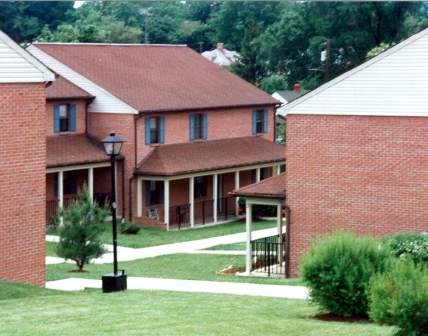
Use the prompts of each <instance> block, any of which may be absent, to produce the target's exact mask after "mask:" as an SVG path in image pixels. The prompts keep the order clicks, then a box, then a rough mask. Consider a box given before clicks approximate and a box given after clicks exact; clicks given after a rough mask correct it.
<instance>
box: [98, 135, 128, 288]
mask: <svg viewBox="0 0 428 336" xmlns="http://www.w3.org/2000/svg"><path fill="white" fill-rule="evenodd" d="M123 142H124V141H123V139H122V138H121V137H120V136H118V135H116V134H115V133H110V135H109V136H107V137H105V138H104V139H103V140H102V143H103V144H104V150H105V152H106V154H107V155H108V156H110V164H111V169H110V170H111V191H112V193H111V217H112V224H113V273H109V274H105V275H103V277H102V283H103V292H104V293H109V292H117V291H123V290H126V288H127V277H126V274H125V270H121V272H120V273H118V270H117V219H116V208H117V205H116V165H115V162H116V157H117V156H118V155H119V154H120V150H121V149H122V144H123Z"/></svg>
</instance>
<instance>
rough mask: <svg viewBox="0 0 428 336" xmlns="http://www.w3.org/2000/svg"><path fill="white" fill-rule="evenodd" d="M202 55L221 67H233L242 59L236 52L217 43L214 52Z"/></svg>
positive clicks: (205, 52)
mask: <svg viewBox="0 0 428 336" xmlns="http://www.w3.org/2000/svg"><path fill="white" fill-rule="evenodd" d="M201 55H202V56H204V57H205V58H206V59H208V60H210V61H211V62H213V63H215V64H218V65H221V66H231V65H232V64H233V63H235V62H237V61H238V59H239V57H240V55H239V54H238V53H237V52H236V51H232V50H227V49H226V48H224V45H223V43H217V47H216V48H215V49H214V50H209V51H204V52H203V53H202V54H201Z"/></svg>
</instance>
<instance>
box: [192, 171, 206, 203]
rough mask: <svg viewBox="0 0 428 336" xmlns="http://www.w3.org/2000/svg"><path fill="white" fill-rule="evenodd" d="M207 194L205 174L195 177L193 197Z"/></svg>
mask: <svg viewBox="0 0 428 336" xmlns="http://www.w3.org/2000/svg"><path fill="white" fill-rule="evenodd" d="M206 196H207V183H206V178H205V176H196V177H195V198H200V197H206Z"/></svg>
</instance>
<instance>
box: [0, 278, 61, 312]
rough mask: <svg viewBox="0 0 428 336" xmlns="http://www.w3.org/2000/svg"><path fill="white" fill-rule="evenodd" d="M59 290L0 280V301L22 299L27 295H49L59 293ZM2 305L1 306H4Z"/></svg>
mask: <svg viewBox="0 0 428 336" xmlns="http://www.w3.org/2000/svg"><path fill="white" fill-rule="evenodd" d="M58 293H59V292H57V291H53V290H50V289H45V288H40V287H35V286H28V285H21V284H16V283H12V282H7V281H2V280H0V301H3V300H12V299H20V298H25V297H31V298H32V297H36V296H47V295H54V294H58ZM2 305H3V304H2ZM2 305H1V306H2Z"/></svg>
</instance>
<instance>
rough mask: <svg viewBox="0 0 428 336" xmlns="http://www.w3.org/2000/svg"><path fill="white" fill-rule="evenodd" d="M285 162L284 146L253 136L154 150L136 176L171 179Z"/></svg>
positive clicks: (175, 145)
mask: <svg viewBox="0 0 428 336" xmlns="http://www.w3.org/2000/svg"><path fill="white" fill-rule="evenodd" d="M284 161H285V147H284V145H280V144H277V143H274V142H272V141H269V140H266V139H263V138H261V137H256V136H252V137H241V138H231V139H221V140H210V141H201V142H191V143H182V144H171V145H162V146H158V147H154V148H153V150H152V151H151V153H150V154H149V155H147V156H146V158H145V159H144V160H142V161H141V162H140V164H139V165H138V167H137V169H136V170H135V174H136V175H155V176H174V175H182V174H190V173H197V172H203V171H212V170H220V169H227V168H237V167H244V166H249V165H257V164H264V163H275V162H277V163H281V162H284Z"/></svg>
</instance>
